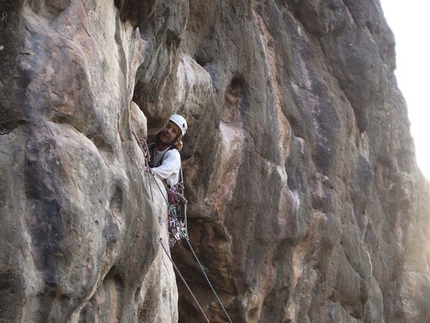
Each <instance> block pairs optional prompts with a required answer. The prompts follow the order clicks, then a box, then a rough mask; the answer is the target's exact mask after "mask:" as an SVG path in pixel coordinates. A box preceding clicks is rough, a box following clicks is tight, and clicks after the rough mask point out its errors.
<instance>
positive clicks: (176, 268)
mask: <svg viewBox="0 0 430 323" xmlns="http://www.w3.org/2000/svg"><path fill="white" fill-rule="evenodd" d="M160 244H161V247H163V249H164V252H165V253H166V255H167V257H168V258H169V259H170V261H171V262H172V265H173V268H175V271H176V272H177V274H178V275H179V277H180V278H181V280H182V282H183V283H184V285H185V287H187V289H188V291H189V292H190V294H191V296H192V297H193V299H194V301H195V302H196V304H197V306H198V308H199V309H200V311H201V312H202V314H203V316H204V317H205V319H206V322H208V323H210V321H209V319H208V317H207V316H206V314H205V311H203V308H202V307H201V305H200V303H199V301H198V300H197V298H196V297H195V296H194V293H193V292H192V290H191V288H190V286H188V284H187V282H186V281H185V278H184V276H182V274H181V272H180V271H179V269H178V267H177V266H176V264H175V263H174V261H173V259H172V257H170V255H169V253H168V252H167V250H166V247H165V246H164V244H163V239H162V238H160Z"/></svg>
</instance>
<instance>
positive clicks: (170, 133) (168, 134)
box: [160, 121, 181, 145]
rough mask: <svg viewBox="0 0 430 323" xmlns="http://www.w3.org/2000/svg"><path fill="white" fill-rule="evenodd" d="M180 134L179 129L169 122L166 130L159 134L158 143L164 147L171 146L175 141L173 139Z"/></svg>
mask: <svg viewBox="0 0 430 323" xmlns="http://www.w3.org/2000/svg"><path fill="white" fill-rule="evenodd" d="M180 133H181V130H180V129H179V127H178V126H177V125H176V124H175V123H173V122H172V121H169V123H168V124H167V126H166V128H164V129H163V130H161V132H160V141H161V142H162V143H163V144H166V145H167V144H171V143H173V142H174V141H175V139H176V138H177V137H178V136H179V134H180Z"/></svg>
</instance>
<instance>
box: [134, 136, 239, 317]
mask: <svg viewBox="0 0 430 323" xmlns="http://www.w3.org/2000/svg"><path fill="white" fill-rule="evenodd" d="M133 135H134V136H135V137H136V140H137V141H138V143H139V146H140V147H141V149H142V151H143V154H144V156H145V165H147V164H148V163H147V161H148V158H149V149H148V145H147V144H146V141H145V140H139V139H138V138H137V136H136V134H135V133H134V131H133ZM141 142H144V144H142V143H141ZM145 146H146V149H145ZM145 150H146V151H145ZM147 171H148V174H151V175H152V177H153V179H154V181H155V183H156V185H157V187H158V190H159V191H160V193H161V195H162V196H163V199H164V201H165V202H166V204H167V207H168V209H169V214H170V215H171V216H172V217H173V218H174V220H175V221H176V222H178V223H180V222H179V220H178V219H177V218H176V210H175V208H174V206H173V205H171V204H170V203H169V201H168V200H167V198H166V197H165V196H164V194H163V191H162V190H161V187H160V185H158V182H157V180H156V178H155V175H154V173H153V172H151V171H150V169H149V165H148V167H147ZM169 192H170V193H173V194H175V195H177V196H178V197H179V198H181V199H182V200H183V201H184V202H185V203H184V205H186V203H188V201H187V200H186V199H185V197H184V195H183V194H180V193H177V192H172V191H171V190H169ZM151 195H152V191H151ZM185 212H186V211H185ZM185 221H186V215H185ZM173 234H174V235H175V233H173ZM178 237H182V238H185V240H186V241H187V244H188V246H189V248H190V250H191V252H192V254H193V256H194V258H195V259H196V261H197V263H198V264H199V266H200V269H201V270H202V272H203V275H204V276H205V278H206V281H207V283H208V285H209V286H210V288H211V290H212V292H213V294H214V295H215V297H216V299H217V301H218V303H219V304H220V306H221V308H222V310H223V311H224V314H225V315H226V317H227V319H228V321H229V322H230V323H233V321H232V320H231V318H230V316H229V315H228V313H227V310H226V309H225V307H224V305H223V303H222V301H221V299H220V297H219V296H218V294H217V292H216V291H215V288H214V287H213V285H212V283H211V281H210V279H209V277H208V275H207V274H206V271H205V269H204V267H203V265H202V263H201V262H200V260H199V258H198V257H197V254H196V253H195V251H194V248H193V247H192V245H191V243H190V239H189V237H188V232H187V227H186V223H185V228H184V230H179V233H178V235H175V238H176V239H177V240H179V238H178ZM160 244H161V246H162V247H163V249H164V251H165V252H166V254H167V256H168V257H169V259H170V261H171V262H172V264H173V267H174V268H175V270H176V272H177V273H178V275H179V276H180V278H181V279H182V281H183V282H184V284H185V286H186V287H187V289H188V291H189V292H190V293H191V295H192V296H193V298H194V300H195V302H196V303H197V305H198V307H199V309H200V310H201V311H202V313H203V316H204V317H205V319H206V320H207V322H209V320H208V318H207V316H206V315H205V313H204V311H203V309H202V308H201V306H200V304H199V302H198V301H197V299H196V298H195V296H194V294H193V293H192V291H191V289H190V288H189V286H188V285H187V283H186V282H185V279H184V278H183V276H182V275H181V273H180V272H179V269H178V268H177V267H176V265H175V263H174V262H173V259H172V258H171V257H170V255H169V254H168V253H167V250H166V249H165V247H164V245H163V242H162V239H161V238H160ZM169 245H170V241H169ZM171 247H173V245H171ZM209 323H210V322H209Z"/></svg>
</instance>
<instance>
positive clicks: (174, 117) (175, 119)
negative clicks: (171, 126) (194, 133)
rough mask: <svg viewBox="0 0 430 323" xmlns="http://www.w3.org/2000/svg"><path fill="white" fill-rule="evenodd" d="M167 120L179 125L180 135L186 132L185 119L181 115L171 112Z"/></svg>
mask: <svg viewBox="0 0 430 323" xmlns="http://www.w3.org/2000/svg"><path fill="white" fill-rule="evenodd" d="M169 121H171V122H174V123H175V124H176V125H177V126H178V127H179V129H180V130H181V135H182V136H184V135H185V133H186V132H187V121H186V120H185V118H184V117H183V116H181V115H179V114H172V116H171V117H170V120H169Z"/></svg>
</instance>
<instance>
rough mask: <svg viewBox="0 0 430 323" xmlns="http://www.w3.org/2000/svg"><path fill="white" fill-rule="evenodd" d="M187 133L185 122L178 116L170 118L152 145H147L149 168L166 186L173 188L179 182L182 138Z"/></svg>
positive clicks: (174, 115)
mask: <svg viewBox="0 0 430 323" xmlns="http://www.w3.org/2000/svg"><path fill="white" fill-rule="evenodd" d="M186 131H187V121H186V120H185V119H184V117H182V116H180V115H179V114H173V115H172V116H171V117H170V120H169V123H168V124H167V126H166V127H165V128H164V129H163V130H161V131H160V132H159V133H158V134H157V136H156V139H155V142H154V143H151V144H149V145H148V148H149V152H150V157H151V158H150V160H149V167H150V168H151V169H152V171H153V172H154V173H155V174H156V175H157V176H158V177H160V178H161V179H163V180H165V182H166V184H167V186H168V187H169V188H170V187H173V186H175V185H176V184H178V182H180V180H181V178H180V177H181V174H180V173H181V155H180V154H179V151H180V150H181V149H182V145H183V144H182V137H183V136H184V135H185V132H186Z"/></svg>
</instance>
